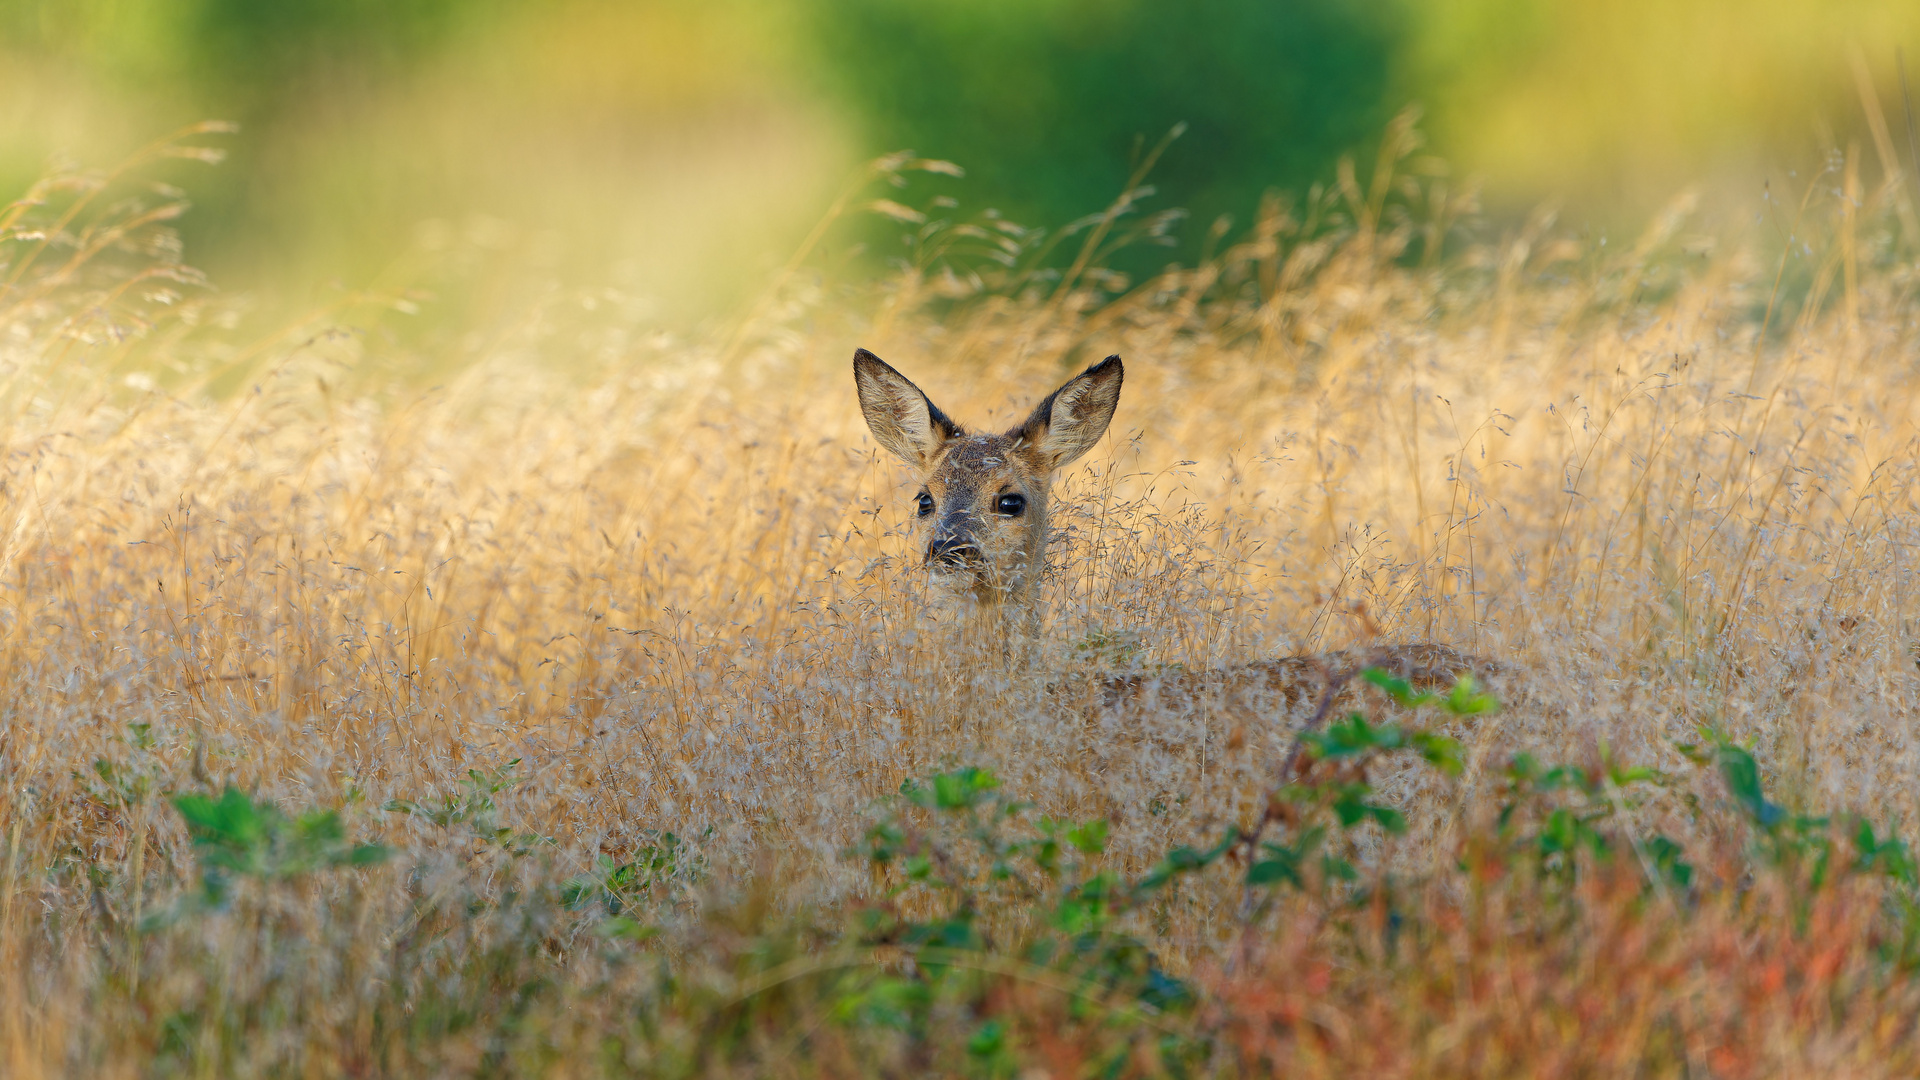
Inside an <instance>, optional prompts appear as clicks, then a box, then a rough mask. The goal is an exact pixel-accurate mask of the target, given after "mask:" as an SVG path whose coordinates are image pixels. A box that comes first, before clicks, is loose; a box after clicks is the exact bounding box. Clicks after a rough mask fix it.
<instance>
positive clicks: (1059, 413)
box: [853, 349, 1123, 603]
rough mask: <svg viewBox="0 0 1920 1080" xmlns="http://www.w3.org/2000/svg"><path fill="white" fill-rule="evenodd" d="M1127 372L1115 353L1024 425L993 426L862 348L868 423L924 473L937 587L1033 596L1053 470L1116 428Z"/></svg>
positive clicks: (929, 564) (924, 517)
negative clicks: (980, 428) (945, 408)
mask: <svg viewBox="0 0 1920 1080" xmlns="http://www.w3.org/2000/svg"><path fill="white" fill-rule="evenodd" d="M1122 374H1123V372H1122V369H1121V365H1120V358H1119V357H1117V356H1109V357H1108V358H1107V359H1105V360H1103V361H1101V362H1100V363H1098V364H1095V365H1094V366H1092V367H1090V368H1088V369H1087V370H1086V371H1085V372H1082V373H1081V374H1079V375H1077V376H1075V377H1074V378H1073V379H1071V380H1069V381H1068V382H1067V383H1066V385H1064V386H1062V387H1060V389H1058V390H1055V391H1054V392H1053V393H1052V394H1049V395H1048V396H1047V398H1046V400H1045V401H1042V402H1041V403H1040V404H1039V406H1038V407H1036V408H1035V409H1034V410H1033V413H1032V415H1030V416H1028V417H1027V419H1026V420H1025V422H1023V423H1021V424H1020V425H1019V426H1018V427H1015V428H1014V429H1012V430H1011V431H1008V432H1005V433H1003V434H998V435H993V434H985V435H983V434H973V433H969V432H968V431H966V430H965V429H963V428H962V427H960V425H958V424H956V423H954V422H953V421H952V420H950V419H948V418H947V414H945V413H943V412H941V411H940V409H939V408H938V407H937V406H935V405H934V403H933V402H932V401H931V400H929V399H928V398H927V396H926V394H924V393H922V392H921V391H920V388H919V387H917V386H915V385H913V383H911V382H909V381H908V380H907V377H906V376H904V375H902V374H900V373H899V372H897V371H895V370H893V368H891V367H889V366H888V365H887V363H886V361H884V360H881V359H880V358H879V357H877V356H875V355H873V354H872V353H870V352H868V351H866V350H865V349H861V350H859V351H857V352H855V353H854V354H853V378H854V384H855V386H856V387H857V388H858V389H859V392H860V411H861V412H862V413H864V414H865V415H866V418H867V427H868V428H869V429H871V430H872V432H873V437H874V439H875V440H876V441H878V442H879V443H880V445H881V446H884V447H886V448H887V449H888V450H890V451H892V452H893V453H894V454H896V455H898V456H899V457H900V458H901V460H903V461H905V462H906V463H907V464H908V465H911V466H912V467H913V468H914V470H915V471H916V472H917V473H918V475H919V477H920V482H921V488H920V493H919V495H918V496H917V497H916V505H915V512H914V513H915V516H914V519H913V521H914V547H915V549H916V550H917V551H918V552H919V553H920V558H921V560H922V562H923V563H924V565H925V566H926V569H927V570H928V572H929V574H930V575H931V576H932V579H933V582H934V584H935V585H936V586H938V587H941V588H943V589H944V590H946V591H949V592H952V593H958V594H964V595H971V596H973V597H974V598H975V599H978V600H981V601H985V602H988V603H1003V602H1006V601H1009V600H1024V599H1026V598H1027V597H1028V596H1030V595H1031V592H1032V590H1033V587H1034V585H1035V584H1036V583H1037V582H1038V580H1039V577H1040V571H1041V570H1042V568H1043V567H1044V566H1045V565H1046V548H1047V492H1048V488H1049V487H1050V485H1051V483H1052V480H1053V474H1054V472H1055V471H1056V470H1058V469H1059V468H1060V467H1061V466H1063V465H1066V464H1067V463H1068V462H1071V461H1073V460H1074V459H1076V458H1078V457H1079V456H1080V455H1082V454H1084V453H1086V452H1087V451H1088V450H1089V449H1091V448H1092V447H1093V444H1094V443H1096V442H1098V441H1099V440H1100V436H1101V435H1103V434H1105V433H1106V430H1107V424H1108V423H1109V422H1110V421H1112V419H1113V410H1114V406H1115V405H1117V404H1119V401H1120V381H1121V378H1122Z"/></svg>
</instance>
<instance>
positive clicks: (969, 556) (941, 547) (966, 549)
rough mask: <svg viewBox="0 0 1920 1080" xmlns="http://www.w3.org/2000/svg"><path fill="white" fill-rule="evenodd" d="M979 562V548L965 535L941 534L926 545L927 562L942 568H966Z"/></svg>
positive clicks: (971, 538)
mask: <svg viewBox="0 0 1920 1080" xmlns="http://www.w3.org/2000/svg"><path fill="white" fill-rule="evenodd" d="M979 561H980V548H979V546H978V545H976V544H975V543H974V542H973V537H971V536H968V535H966V534H965V533H942V534H941V535H939V536H936V537H934V538H933V542H932V543H931V544H928V545H927V562H928V563H929V564H933V563H939V564H941V565H943V566H954V567H960V566H967V565H969V564H971V563H977V562H979Z"/></svg>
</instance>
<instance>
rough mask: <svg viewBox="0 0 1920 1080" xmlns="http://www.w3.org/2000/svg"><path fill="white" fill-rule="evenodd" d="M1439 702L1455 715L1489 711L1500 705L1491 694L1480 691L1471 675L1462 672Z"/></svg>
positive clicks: (1470, 714)
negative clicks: (1442, 700) (1444, 698)
mask: <svg viewBox="0 0 1920 1080" xmlns="http://www.w3.org/2000/svg"><path fill="white" fill-rule="evenodd" d="M1441 704H1442V705H1443V706H1444V707H1445V708H1446V710H1447V711H1448V712H1450V713H1452V714H1453V715H1455V716H1473V715H1475V714H1478V713H1490V712H1493V711H1494V710H1495V709H1498V708H1499V707H1500V702H1499V701H1497V700H1495V699H1494V697H1493V695H1492V694H1485V693H1482V692H1481V691H1480V687H1479V684H1478V683H1476V682H1475V681H1474V678H1473V676H1471V675H1467V674H1462V675H1461V676H1460V678H1459V680H1458V681H1456V682H1455V683H1454V684H1453V690H1452V691H1451V692H1449V693H1448V694H1447V699H1446V700H1445V701H1444V702H1442V703H1441Z"/></svg>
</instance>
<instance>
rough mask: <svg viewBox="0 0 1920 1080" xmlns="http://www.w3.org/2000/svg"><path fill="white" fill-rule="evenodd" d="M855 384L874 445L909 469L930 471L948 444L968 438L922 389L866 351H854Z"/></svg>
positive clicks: (861, 409)
mask: <svg viewBox="0 0 1920 1080" xmlns="http://www.w3.org/2000/svg"><path fill="white" fill-rule="evenodd" d="M853 384H854V386H855V387H856V388H857V389H858V390H859V391H860V412H861V413H862V414H864V415H865V416H866V418H867V427H868V429H870V430H871V431H872V432H873V438H874V441H875V442H878V443H879V444H880V445H881V446H884V447H886V448H887V449H888V450H891V451H893V452H894V453H895V454H897V455H899V456H900V458H901V459H902V460H904V461H906V463H907V464H909V465H912V466H914V467H916V468H921V469H924V468H926V467H927V466H928V465H931V464H932V463H933V458H934V455H936V454H938V453H939V452H940V448H941V447H942V446H944V445H945V444H946V442H947V440H949V439H957V438H959V437H960V436H961V435H962V434H964V433H963V432H962V431H961V430H960V425H958V424H956V423H954V422H953V421H951V420H949V419H947V414H946V413H943V412H941V411H940V410H939V409H938V408H936V407H935V406H934V404H933V402H932V401H930V400H928V399H927V395H925V394H923V393H921V392H920V388H919V387H917V386H915V385H913V383H911V382H909V381H908V380H907V377H906V376H905V375H902V374H900V373H899V372H897V371H895V370H893V368H892V367H890V366H888V364H887V362H886V361H885V360H882V359H880V358H879V357H877V356H875V355H873V354H872V353H870V352H868V351H867V350H865V349H856V350H854V353H853Z"/></svg>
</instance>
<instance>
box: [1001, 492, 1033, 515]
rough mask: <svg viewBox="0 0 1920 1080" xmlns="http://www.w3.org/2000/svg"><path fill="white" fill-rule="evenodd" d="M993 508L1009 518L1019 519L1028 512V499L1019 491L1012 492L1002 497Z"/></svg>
mask: <svg viewBox="0 0 1920 1080" xmlns="http://www.w3.org/2000/svg"><path fill="white" fill-rule="evenodd" d="M993 508H994V509H995V510H998V511H999V512H1000V513H1002V514H1005V515H1007V516H1008V517H1019V516H1020V515H1021V514H1023V513H1025V512H1026V509H1027V497H1026V496H1025V495H1022V494H1020V493H1019V492H1017V491H1011V492H1008V493H1007V494H1005V495H1002V496H1000V499H999V501H998V502H996V503H994V504H993Z"/></svg>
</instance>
